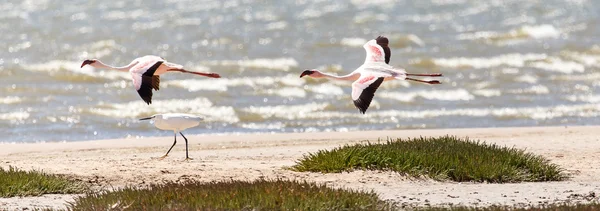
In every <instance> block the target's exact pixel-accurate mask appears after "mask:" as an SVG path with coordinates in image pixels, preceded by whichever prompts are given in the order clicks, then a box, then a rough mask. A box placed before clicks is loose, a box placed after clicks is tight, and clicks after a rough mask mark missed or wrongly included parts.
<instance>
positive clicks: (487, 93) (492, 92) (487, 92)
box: [473, 89, 502, 97]
mask: <svg viewBox="0 0 600 211" xmlns="http://www.w3.org/2000/svg"><path fill="white" fill-rule="evenodd" d="M473 94H474V95H479V96H483V97H497V96H500V95H502V92H501V91H500V90H498V89H478V90H474V91H473Z"/></svg>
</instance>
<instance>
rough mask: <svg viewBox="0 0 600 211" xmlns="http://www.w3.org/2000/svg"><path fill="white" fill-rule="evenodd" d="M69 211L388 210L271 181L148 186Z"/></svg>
mask: <svg viewBox="0 0 600 211" xmlns="http://www.w3.org/2000/svg"><path fill="white" fill-rule="evenodd" d="M69 209H71V210H123V209H128V210H390V209H392V205H391V204H389V203H387V202H384V201H382V200H380V199H379V198H378V197H377V194H375V193H373V192H361V191H354V190H343V189H331V188H328V187H326V186H325V185H319V184H315V183H308V182H296V181H284V180H281V179H277V180H256V181H252V182H246V181H233V180H232V181H221V182H208V183H202V182H197V181H189V182H184V183H172V182H171V183H165V184H153V185H150V187H149V188H131V187H128V188H123V189H120V190H116V191H114V192H100V193H88V194H87V195H85V196H81V197H78V198H76V199H75V201H74V202H72V203H70V204H69Z"/></svg>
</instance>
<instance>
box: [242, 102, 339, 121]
mask: <svg viewBox="0 0 600 211" xmlns="http://www.w3.org/2000/svg"><path fill="white" fill-rule="evenodd" d="M328 105H329V104H328V103H308V104H301V105H278V106H250V107H247V108H243V109H242V111H244V112H248V113H254V114H258V115H260V116H262V118H264V119H267V118H271V117H277V118H283V119H297V118H302V117H303V116H307V115H310V114H311V113H313V112H316V111H322V110H324V109H325V108H326V107H327V106H328Z"/></svg>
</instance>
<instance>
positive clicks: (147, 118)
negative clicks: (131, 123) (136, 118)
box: [140, 116, 154, 121]
mask: <svg viewBox="0 0 600 211" xmlns="http://www.w3.org/2000/svg"><path fill="white" fill-rule="evenodd" d="M152 118H154V117H153V116H151V117H146V118H141V119H140V121H141V120H149V119H152Z"/></svg>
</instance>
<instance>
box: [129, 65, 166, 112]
mask: <svg viewBox="0 0 600 211" xmlns="http://www.w3.org/2000/svg"><path fill="white" fill-rule="evenodd" d="M162 64H163V61H157V62H156V63H154V65H152V66H150V67H149V68H148V69H147V70H146V71H145V72H144V73H143V74H138V73H134V72H132V73H131V75H132V77H133V83H134V85H135V86H136V89H137V92H138V94H139V95H140V97H142V100H144V102H146V103H147V104H148V105H150V104H151V103H152V89H154V90H158V89H159V83H160V77H159V76H158V75H154V72H156V69H158V67H160V65H162Z"/></svg>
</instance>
